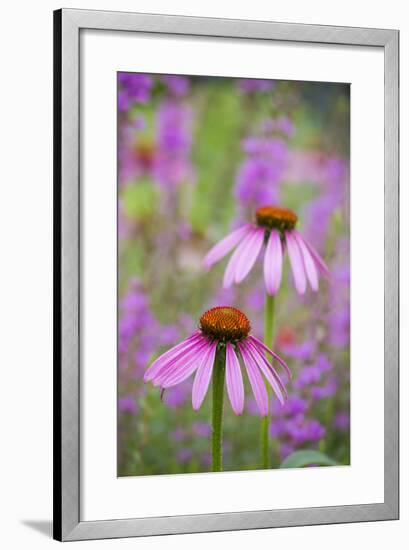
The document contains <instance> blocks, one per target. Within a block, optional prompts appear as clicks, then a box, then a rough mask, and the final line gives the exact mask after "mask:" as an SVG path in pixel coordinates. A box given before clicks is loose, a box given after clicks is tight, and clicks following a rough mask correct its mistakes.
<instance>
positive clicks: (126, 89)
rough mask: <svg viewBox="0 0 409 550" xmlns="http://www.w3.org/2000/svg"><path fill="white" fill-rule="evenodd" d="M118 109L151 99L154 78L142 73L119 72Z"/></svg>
mask: <svg viewBox="0 0 409 550" xmlns="http://www.w3.org/2000/svg"><path fill="white" fill-rule="evenodd" d="M118 84H119V92H118V109H119V110H120V111H121V112H124V111H126V110H128V109H129V108H130V107H131V106H132V103H147V102H148V101H149V100H150V95H151V88H152V86H153V80H152V77H151V76H150V75H147V74H140V73H118Z"/></svg>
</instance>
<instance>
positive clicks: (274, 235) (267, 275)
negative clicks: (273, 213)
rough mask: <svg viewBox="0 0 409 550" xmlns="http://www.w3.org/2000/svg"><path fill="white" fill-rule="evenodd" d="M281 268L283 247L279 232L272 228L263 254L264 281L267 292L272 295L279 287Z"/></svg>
mask: <svg viewBox="0 0 409 550" xmlns="http://www.w3.org/2000/svg"><path fill="white" fill-rule="evenodd" d="M282 270H283V247H282V244H281V238H280V233H279V232H278V231H277V230H276V229H272V230H271V233H270V237H269V239H268V242H267V246H266V253H265V256H264V281H265V284H266V289H267V292H268V293H269V294H270V295H272V294H275V293H276V292H277V291H278V289H279V288H280V284H281V275H282Z"/></svg>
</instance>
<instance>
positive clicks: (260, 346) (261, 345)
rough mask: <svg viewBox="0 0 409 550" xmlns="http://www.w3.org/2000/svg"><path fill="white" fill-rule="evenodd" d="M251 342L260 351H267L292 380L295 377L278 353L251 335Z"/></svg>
mask: <svg viewBox="0 0 409 550" xmlns="http://www.w3.org/2000/svg"><path fill="white" fill-rule="evenodd" d="M248 338H249V340H251V342H252V343H253V344H254V345H255V346H256V347H257V348H258V349H259V350H260V351H265V352H266V353H269V354H270V355H271V357H273V358H274V359H276V360H277V361H278V362H279V363H280V365H281V366H282V367H283V368H284V370H285V371H286V373H287V374H288V377H289V378H292V377H293V375H292V372H291V371H290V367H289V366H288V365H287V363H286V362H285V361H284V359H282V358H281V357H280V356H279V355H278V354H277V353H275V352H274V351H273V350H272V349H270V348H269V347H268V346H266V345H265V344H264V343H263V342H262V341H261V340H259V339H258V338H256V337H255V336H253V335H250V336H249V337H248Z"/></svg>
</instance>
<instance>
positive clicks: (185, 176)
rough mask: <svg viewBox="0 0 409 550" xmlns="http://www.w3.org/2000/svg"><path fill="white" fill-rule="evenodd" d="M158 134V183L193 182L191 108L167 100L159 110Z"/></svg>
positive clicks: (156, 167) (156, 162)
mask: <svg viewBox="0 0 409 550" xmlns="http://www.w3.org/2000/svg"><path fill="white" fill-rule="evenodd" d="M156 132H157V154H156V158H155V165H154V177H155V180H156V181H157V182H158V183H159V184H160V185H163V186H165V187H166V186H170V187H174V186H175V185H178V184H180V183H182V182H193V180H194V170H193V165H192V163H191V159H190V149H191V144H192V111H191V109H190V108H189V107H186V106H185V105H181V104H180V103H176V102H174V101H170V100H167V101H164V102H163V103H162V105H160V107H159V110H158V114H157V119H156Z"/></svg>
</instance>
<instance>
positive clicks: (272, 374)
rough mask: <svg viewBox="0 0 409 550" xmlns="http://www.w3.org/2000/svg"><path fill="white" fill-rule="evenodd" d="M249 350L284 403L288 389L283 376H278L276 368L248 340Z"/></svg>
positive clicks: (247, 347)
mask: <svg viewBox="0 0 409 550" xmlns="http://www.w3.org/2000/svg"><path fill="white" fill-rule="evenodd" d="M244 345H245V346H246V349H247V351H248V352H249V353H250V354H251V356H252V357H253V359H254V362H255V363H256V365H257V366H258V368H259V369H260V370H261V372H262V373H263V374H264V376H265V377H266V378H267V380H268V382H269V384H270V386H271V387H272V388H273V391H274V393H275V394H276V396H277V398H278V400H279V401H280V403H281V404H282V405H283V404H284V402H285V399H286V397H287V391H286V389H285V387H284V384H283V382H282V381H281V378H280V377H279V376H278V374H277V372H276V371H275V370H274V367H273V366H272V365H271V364H270V363H269V362H268V361H267V359H266V358H265V357H264V355H263V354H262V353H260V351H259V350H258V349H257V348H256V347H255V346H254V344H252V343H251V342H249V341H247V342H246V343H245V344H244Z"/></svg>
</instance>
